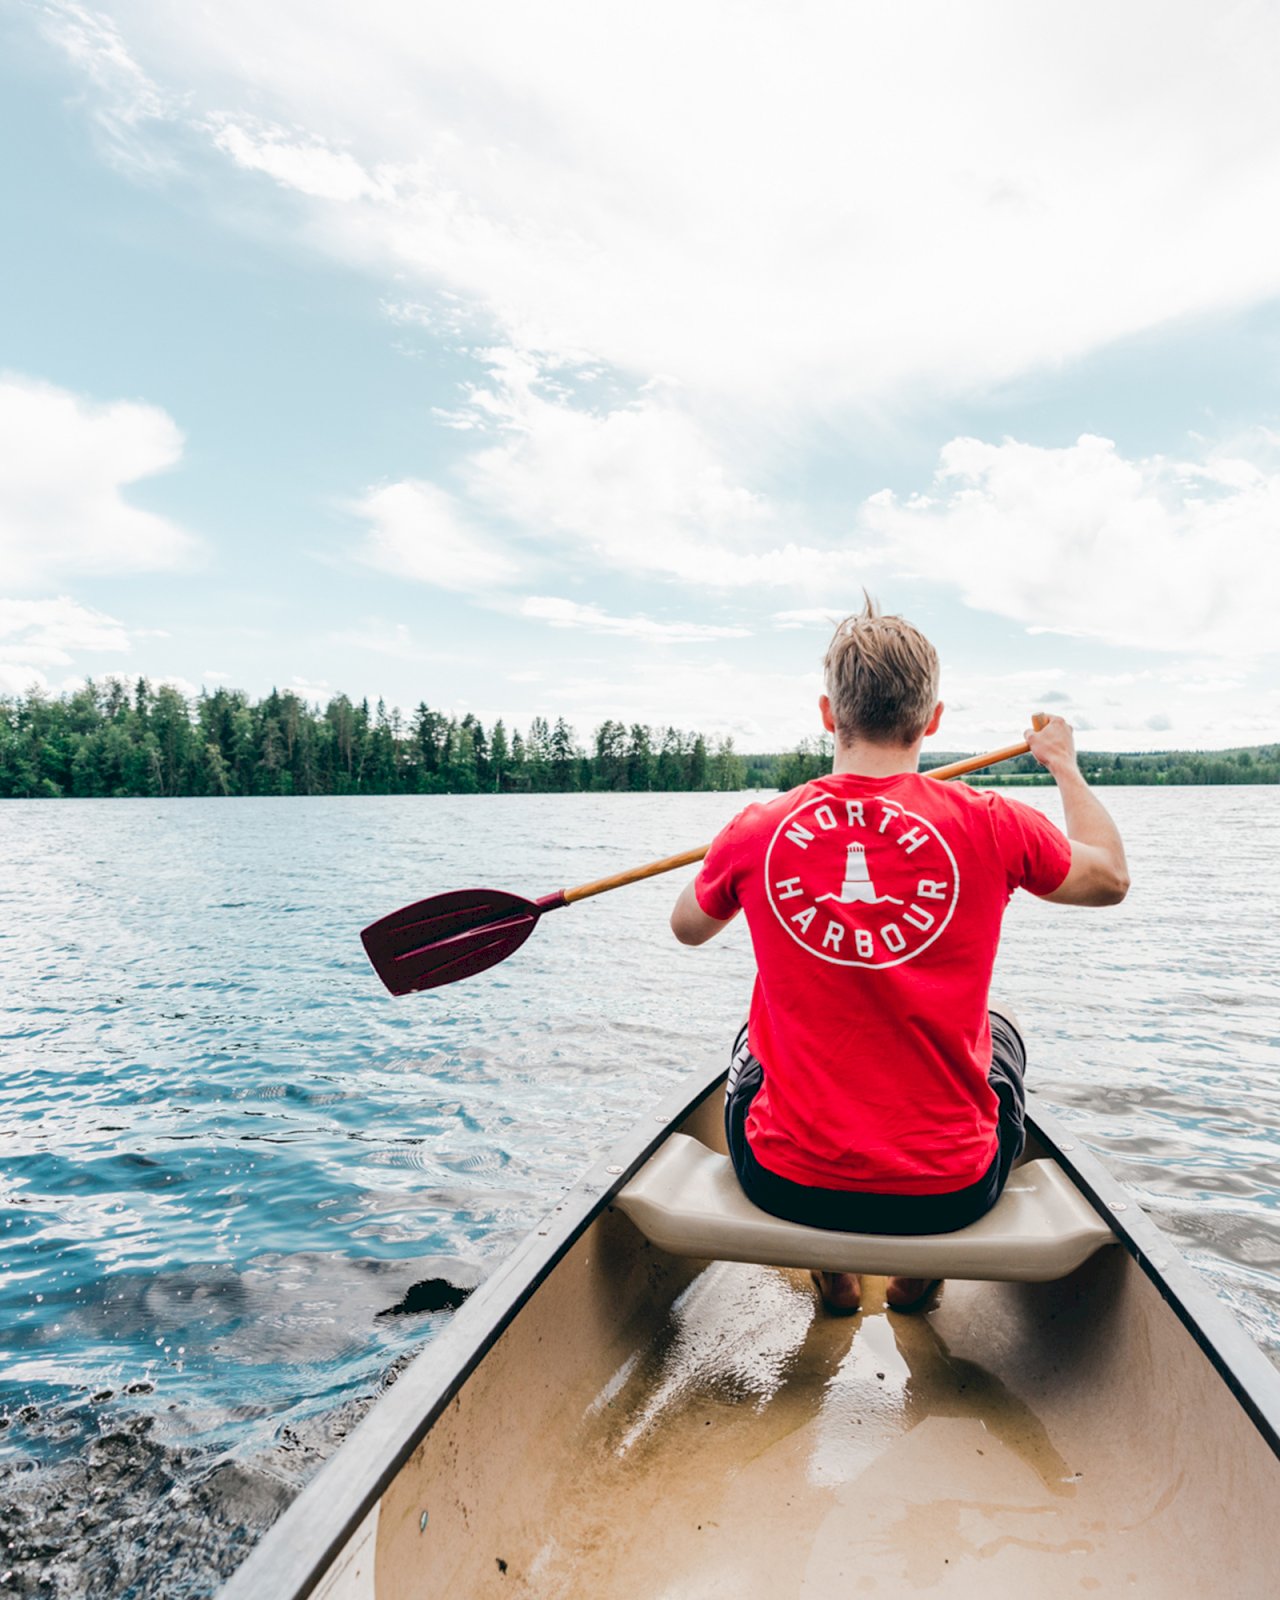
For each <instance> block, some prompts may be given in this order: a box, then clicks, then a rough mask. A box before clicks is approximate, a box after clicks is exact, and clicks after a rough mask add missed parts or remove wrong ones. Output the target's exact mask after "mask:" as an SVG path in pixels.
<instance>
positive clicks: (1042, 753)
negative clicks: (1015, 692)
mask: <svg viewBox="0 0 1280 1600" xmlns="http://www.w3.org/2000/svg"><path fill="white" fill-rule="evenodd" d="M1026 739H1027V743H1028V744H1029V745H1030V746H1031V754H1032V755H1033V756H1035V758H1036V760H1037V761H1038V762H1039V763H1040V764H1041V766H1044V767H1048V769H1049V771H1050V772H1052V773H1053V776H1054V779H1055V781H1056V783H1057V785H1058V793H1059V794H1060V795H1061V796H1062V811H1063V816H1064V819H1065V822H1066V832H1067V837H1068V838H1069V839H1070V840H1071V867H1070V869H1069V871H1068V872H1067V875H1066V877H1065V878H1064V879H1063V880H1062V882H1061V883H1060V884H1059V885H1058V887H1057V888H1056V889H1055V890H1054V891H1053V892H1052V893H1051V894H1046V895H1041V896H1040V898H1041V899H1042V900H1053V901H1056V902H1057V903H1058V904H1059V905H1068V906H1114V905H1119V903H1120V901H1121V900H1123V899H1124V897H1125V895H1126V894H1128V892H1129V866H1128V863H1127V862H1126V861H1125V856H1124V843H1123V841H1122V840H1121V838H1120V832H1119V829H1118V828H1117V827H1116V825H1115V823H1114V822H1112V820H1111V818H1110V816H1109V815H1108V814H1107V811H1106V808H1105V807H1104V806H1103V804H1102V802H1101V801H1100V800H1099V799H1098V797H1097V796H1096V795H1095V794H1094V793H1093V791H1092V789H1090V787H1089V785H1088V784H1087V783H1086V782H1085V781H1084V777H1083V776H1082V774H1081V772H1080V768H1079V766H1078V765H1077V764H1076V746H1075V739H1074V737H1073V736H1072V732H1071V727H1070V724H1069V723H1066V722H1064V721H1063V719H1062V718H1061V717H1050V718H1049V721H1048V722H1047V723H1046V725H1045V726H1044V727H1043V728H1040V729H1038V730H1037V729H1035V728H1029V729H1028V730H1027V734H1026Z"/></svg>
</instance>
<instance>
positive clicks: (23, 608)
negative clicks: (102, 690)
mask: <svg viewBox="0 0 1280 1600" xmlns="http://www.w3.org/2000/svg"><path fill="white" fill-rule="evenodd" d="M128 649H129V636H128V634H126V632H125V630H124V626H123V624H121V623H119V622H117V621H116V619H115V618H114V617H109V616H107V615H106V614H105V612H102V611H95V610H93V609H92V608H91V607H89V606H82V605H80V604H79V602H78V601H75V600H72V599H69V598H68V597H67V596H66V595H62V596H61V597H60V598H59V599H57V600H0V650H3V651H5V652H6V653H17V652H21V653H22V654H23V656H24V657H25V659H27V660H30V661H38V662H39V663H40V664H41V665H42V666H69V665H70V664H71V656H72V652H78V651H81V650H85V651H110V652H118V651H126V650H128Z"/></svg>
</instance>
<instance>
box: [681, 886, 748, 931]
mask: <svg viewBox="0 0 1280 1600" xmlns="http://www.w3.org/2000/svg"><path fill="white" fill-rule="evenodd" d="M736 915H737V913H736V912H735V913H734V916H736ZM732 921H733V917H730V918H729V922H732ZM729 922H721V921H720V919H719V918H718V917H709V916H708V915H707V913H706V912H705V911H704V910H703V909H702V907H701V906H700V905H699V904H698V897H697V895H696V894H695V893H694V892H693V883H692V881H690V882H689V883H686V884H685V886H684V888H683V889H682V890H681V891H680V898H679V899H678V900H677V901H676V903H675V906H674V908H673V909H672V912H671V931H672V933H674V934H675V936H676V938H677V939H679V941H680V943H681V944H706V942H707V940H708V939H714V938H715V936H716V934H718V933H719V932H720V930H721V929H722V928H727V927H728V926H729Z"/></svg>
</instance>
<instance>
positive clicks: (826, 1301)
mask: <svg viewBox="0 0 1280 1600" xmlns="http://www.w3.org/2000/svg"><path fill="white" fill-rule="evenodd" d="M810 1277H812V1279H813V1281H814V1283H816V1284H817V1286H818V1293H819V1294H820V1295H821V1296H822V1303H823V1305H824V1306H825V1307H826V1308H827V1310H828V1311H831V1312H834V1314H835V1315H836V1316H838V1317H851V1316H852V1315H853V1313H854V1312H855V1311H857V1310H859V1309H860V1307H861V1305H862V1279H861V1278H859V1277H858V1275H857V1273H856V1272H813V1273H810Z"/></svg>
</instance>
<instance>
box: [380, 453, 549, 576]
mask: <svg viewBox="0 0 1280 1600" xmlns="http://www.w3.org/2000/svg"><path fill="white" fill-rule="evenodd" d="M352 509H353V510H354V511H355V512H356V514H357V515H358V516H361V517H363V518H364V519H365V520H366V521H367V522H369V523H370V524H371V525H372V526H371V528H370V530H369V533H368V534H367V536H366V538H365V540H364V543H363V546H362V547H361V551H360V555H361V558H362V559H363V560H364V561H366V562H367V563H368V564H369V565H370V566H374V567H378V568H379V569H380V570H381V571H383V572H389V573H391V574H392V575H393V576H394V577H400V578H414V579H417V580H418V582H420V583H432V584H435V585H436V586H437V587H439V588H441V589H454V590H459V591H461V592H463V593H481V594H483V593H488V592H491V591H493V590H495V589H500V588H502V587H503V586H505V585H507V584H510V583H512V582H513V581H515V580H516V579H517V578H518V576H519V574H520V566H519V564H518V562H517V561H516V560H514V559H513V558H512V557H511V556H510V555H508V554H507V553H506V551H504V550H503V549H501V548H500V547H499V545H498V544H497V543H496V542H495V541H494V540H492V539H490V538H489V537H488V536H486V535H485V534H483V533H481V532H480V531H478V530H477V529H476V528H475V527H474V526H473V525H472V524H471V523H470V522H469V521H468V519H467V516H466V513H465V511H464V510H463V508H462V507H461V506H460V505H459V503H458V501H457V500H456V499H455V498H454V497H453V496H452V495H450V494H449V493H447V492H446V491H445V490H444V489H441V488H439V487H438V486H437V485H436V484H434V483H426V482H423V481H421V480H418V479H406V480H404V481H403V482H401V483H392V484H387V485H385V486H384V487H383V488H380V489H371V490H370V491H369V493H368V494H366V495H365V496H364V498H363V499H362V500H360V501H358V502H357V503H356V504H355V505H354V506H353V507H352Z"/></svg>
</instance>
